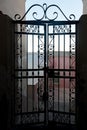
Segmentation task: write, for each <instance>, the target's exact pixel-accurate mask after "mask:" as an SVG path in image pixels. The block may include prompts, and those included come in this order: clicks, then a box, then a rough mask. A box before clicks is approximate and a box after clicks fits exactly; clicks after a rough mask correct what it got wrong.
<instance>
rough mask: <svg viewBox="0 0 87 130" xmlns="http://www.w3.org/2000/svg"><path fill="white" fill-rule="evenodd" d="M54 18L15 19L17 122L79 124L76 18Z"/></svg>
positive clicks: (15, 106) (15, 103) (15, 98)
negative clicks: (77, 116)
mask: <svg viewBox="0 0 87 130" xmlns="http://www.w3.org/2000/svg"><path fill="white" fill-rule="evenodd" d="M44 5H45V6H46V7H47V5H46V4H44ZM34 6H36V5H33V6H32V7H31V8H33V7H34ZM38 6H40V7H43V6H41V5H38ZM51 6H55V7H56V8H58V9H59V7H58V6H56V5H51ZM51 6H48V7H51ZM31 8H29V10H30V9H31ZM43 9H44V8H43ZM29 10H28V11H29ZM46 11H47V8H45V9H44V13H45V14H44V17H46ZM60 11H61V10H60ZM34 13H35V12H34ZM54 14H57V13H54ZM62 14H63V13H62ZM63 16H64V17H65V18H66V16H65V15H64V14H63ZM72 16H73V15H72ZM44 17H43V18H44ZM34 18H35V17H34ZM46 18H48V17H46ZM54 20H55V18H54V19H52V20H50V19H49V21H45V20H42V19H36V20H33V21H22V19H21V20H18V21H15V68H14V70H15V71H14V73H15V86H14V95H15V97H14V113H15V116H14V119H15V124H23V125H24V124H45V125H47V124H48V123H49V122H55V123H58V124H75V123H76V103H75V102H76V95H75V93H76V21H69V20H68V21H54Z"/></svg>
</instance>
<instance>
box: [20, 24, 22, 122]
mask: <svg viewBox="0 0 87 130" xmlns="http://www.w3.org/2000/svg"><path fill="white" fill-rule="evenodd" d="M20 31H21V32H22V24H20ZM20 60H21V65H20V68H21V69H22V34H21V35H20ZM20 82H21V124H22V71H21V80H20Z"/></svg>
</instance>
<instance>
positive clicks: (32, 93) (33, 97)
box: [32, 33, 34, 111]
mask: <svg viewBox="0 0 87 130" xmlns="http://www.w3.org/2000/svg"><path fill="white" fill-rule="evenodd" d="M32 69H33V71H32V77H33V76H34V34H33V33H32ZM32 111H34V78H32Z"/></svg>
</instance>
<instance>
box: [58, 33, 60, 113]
mask: <svg viewBox="0 0 87 130" xmlns="http://www.w3.org/2000/svg"><path fill="white" fill-rule="evenodd" d="M58 69H60V35H58ZM58 76H60V71H59V72H58ZM59 88H60V78H59V77H58V111H59V104H60V103H59V102H60V91H59Z"/></svg>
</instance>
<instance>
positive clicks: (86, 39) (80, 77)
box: [77, 15, 87, 130]
mask: <svg viewBox="0 0 87 130" xmlns="http://www.w3.org/2000/svg"><path fill="white" fill-rule="evenodd" d="M77 124H78V128H79V129H83V130H86V129H87V15H83V16H82V17H81V18H80V20H79V24H78V30H77Z"/></svg>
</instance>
